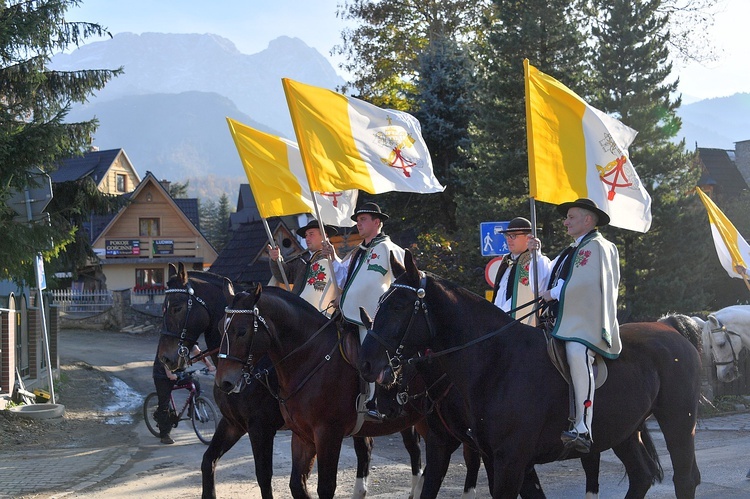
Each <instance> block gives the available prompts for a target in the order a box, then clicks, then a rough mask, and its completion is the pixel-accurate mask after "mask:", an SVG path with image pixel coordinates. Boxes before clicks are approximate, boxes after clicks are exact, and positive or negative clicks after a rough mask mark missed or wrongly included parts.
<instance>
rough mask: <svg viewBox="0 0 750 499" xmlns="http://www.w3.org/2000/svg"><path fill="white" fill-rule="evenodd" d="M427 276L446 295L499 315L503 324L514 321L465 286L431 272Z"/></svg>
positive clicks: (426, 273)
mask: <svg viewBox="0 0 750 499" xmlns="http://www.w3.org/2000/svg"><path fill="white" fill-rule="evenodd" d="M425 275H426V276H428V277H430V278H432V281H433V282H434V283H435V284H436V285H437V286H439V287H440V288H442V290H443V291H444V292H446V294H448V295H451V294H453V295H455V296H456V297H457V298H461V299H466V300H468V301H469V302H470V303H472V304H473V305H475V306H476V307H478V308H479V309H480V310H482V311H487V312H488V313H495V314H497V316H498V320H500V321H502V318H505V321H503V322H502V323H505V322H510V321H512V320H513V318H512V317H511V316H510V315H508V314H507V313H506V312H505V311H504V310H502V309H501V308H499V307H497V306H495V304H494V303H492V302H490V301H489V300H487V299H485V298H484V297H482V296H479V295H478V294H476V293H474V292H473V291H471V290H469V289H467V288H465V287H463V286H460V285H458V284H456V283H454V282H452V281H449V280H448V279H445V278H443V277H440V276H439V275H436V274H433V273H431V272H425ZM452 300H453V301H456V299H455V298H453V299H452ZM499 324H500V322H499Z"/></svg>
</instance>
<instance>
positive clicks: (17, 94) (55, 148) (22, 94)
mask: <svg viewBox="0 0 750 499" xmlns="http://www.w3.org/2000/svg"><path fill="white" fill-rule="evenodd" d="M77 3H78V2H77V1H76V0H35V1H18V0H10V1H8V0H6V1H4V2H2V3H1V4H0V231H1V232H2V233H3V235H4V237H3V238H2V240H0V278H12V279H16V280H20V279H22V278H23V277H24V276H26V277H28V276H30V275H33V273H32V270H31V269H32V268H31V266H30V263H31V262H32V261H33V258H34V255H35V254H36V253H37V252H38V251H43V252H44V256H45V258H46V259H47V258H50V257H51V256H54V255H57V254H59V253H60V252H61V251H62V250H63V249H64V248H65V246H66V245H68V244H70V243H71V242H72V241H73V240H74V239H75V231H76V228H75V227H73V226H71V225H70V223H68V222H67V220H68V219H67V218H65V217H56V216H55V214H54V213H52V214H51V215H52V221H53V224H52V225H51V226H48V225H47V224H31V225H29V224H26V223H19V222H14V220H13V217H14V215H15V214H14V213H13V212H12V211H11V210H10V209H9V208H8V206H7V205H6V201H7V199H8V197H9V196H11V195H12V194H13V193H14V192H23V190H24V188H26V187H27V186H32V187H33V184H34V180H33V176H32V175H31V173H30V172H31V168H32V167H35V166H36V167H39V168H41V169H42V170H43V171H47V172H49V171H52V170H53V169H54V168H55V165H56V163H58V162H59V161H60V160H62V159H64V158H68V157H70V156H73V155H75V154H81V153H82V152H83V151H84V150H85V149H86V147H87V146H88V143H89V139H90V137H91V135H92V134H93V132H94V129H95V127H96V121H95V120H93V119H92V120H91V121H86V122H81V123H64V119H65V116H66V114H67V112H68V110H69V109H70V105H71V104H72V103H76V102H84V101H85V99H86V98H87V97H88V96H89V95H91V93H92V92H93V91H95V90H99V89H101V88H103V87H104V85H105V84H106V82H107V81H109V80H110V79H111V78H112V77H114V76H116V75H118V74H119V73H120V72H121V70H78V71H68V72H62V71H51V70H49V69H47V67H46V65H47V63H48V62H49V60H50V58H51V57H52V55H53V54H54V53H55V52H56V51H60V50H64V49H67V48H69V47H70V46H71V45H78V44H79V43H80V42H82V41H83V40H84V39H87V38H89V37H92V36H103V35H104V34H107V32H106V30H105V29H104V28H103V27H101V26H99V25H97V24H91V23H70V22H67V21H66V20H65V17H64V16H65V12H66V11H67V9H68V8H70V7H71V6H74V5H76V4H77ZM50 240H52V245H51V247H50Z"/></svg>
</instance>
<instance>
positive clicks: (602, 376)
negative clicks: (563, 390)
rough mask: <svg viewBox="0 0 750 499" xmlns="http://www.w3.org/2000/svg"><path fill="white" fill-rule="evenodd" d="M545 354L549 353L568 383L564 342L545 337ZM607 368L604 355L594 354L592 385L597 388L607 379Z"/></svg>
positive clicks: (568, 376) (568, 369) (568, 375)
mask: <svg viewBox="0 0 750 499" xmlns="http://www.w3.org/2000/svg"><path fill="white" fill-rule="evenodd" d="M547 354H549V358H550V360H552V364H553V365H554V366H555V367H556V368H557V370H558V371H559V372H560V374H561V375H562V377H563V378H564V379H565V381H567V382H568V385H570V384H571V381H570V367H569V366H568V359H567V356H566V355H565V342H564V341H562V340H559V339H557V338H555V337H554V336H548V337H547ZM608 375H609V370H608V369H607V363H606V362H605V361H604V357H602V356H601V355H599V354H598V353H597V354H596V357H595V358H594V385H595V387H596V388H599V387H600V386H602V385H603V384H604V382H605V381H607V376H608Z"/></svg>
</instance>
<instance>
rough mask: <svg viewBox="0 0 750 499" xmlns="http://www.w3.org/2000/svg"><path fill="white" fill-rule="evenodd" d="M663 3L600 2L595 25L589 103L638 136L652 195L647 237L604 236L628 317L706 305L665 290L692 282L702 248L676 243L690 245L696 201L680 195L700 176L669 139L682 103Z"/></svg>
mask: <svg viewBox="0 0 750 499" xmlns="http://www.w3.org/2000/svg"><path fill="white" fill-rule="evenodd" d="M661 4H662V1H661V0H607V1H601V2H598V8H599V12H598V16H597V17H595V18H594V22H593V25H592V35H593V36H594V39H595V41H596V51H595V54H596V55H595V57H594V60H593V64H592V65H593V68H594V73H595V82H596V84H595V86H594V87H595V88H596V89H597V90H596V92H595V93H594V95H593V102H592V104H593V105H594V106H595V107H597V108H598V109H600V110H602V111H604V112H606V113H608V114H611V115H614V116H616V117H617V118H618V119H620V120H621V121H622V122H623V123H624V124H626V125H628V126H630V127H631V128H634V129H635V130H637V131H638V135H637V137H636V139H635V141H634V142H633V144H632V145H631V146H630V149H629V153H630V159H631V160H632V162H633V165H634V166H635V168H636V170H637V171H638V175H639V177H640V178H641V181H642V182H643V183H644V186H645V187H646V189H647V190H648V191H649V193H650V194H651V196H652V215H653V223H652V228H651V230H650V231H649V232H648V233H647V234H645V235H640V234H637V233H631V232H626V231H615V230H611V231H608V232H607V234H608V237H609V238H610V239H611V240H612V241H613V242H615V243H616V244H617V245H618V247H619V248H620V252H621V255H622V256H623V265H622V277H621V284H622V288H623V289H624V294H621V297H620V302H621V306H623V305H624V308H625V310H624V314H623V318H624V319H625V320H627V319H631V318H658V316H659V315H660V314H662V313H664V312H666V311H669V310H696V309H699V308H700V307H701V303H704V302H705V296H704V295H703V293H704V290H702V289H698V290H696V291H697V292H696V293H694V294H693V295H692V299H689V298H690V297H687V296H682V294H681V293H679V292H673V293H668V292H666V293H665V289H664V286H665V285H666V284H667V283H670V284H673V285H675V287H676V288H677V289H679V288H681V287H682V288H683V289H684V286H685V284H687V283H689V282H693V281H694V277H695V276H694V274H693V275H690V274H692V273H694V270H695V264H696V263H697V262H695V261H694V258H695V257H696V255H697V254H698V253H705V248H704V250H702V251H697V252H685V251H684V248H685V246H684V245H681V244H676V243H677V242H678V241H682V242H683V243H685V244H688V240H686V234H688V233H690V232H691V231H689V230H686V229H687V228H688V227H690V224H693V223H694V221H695V217H696V212H695V210H690V209H686V208H687V207H688V206H690V205H691V204H693V200H690V199H687V198H686V197H685V195H684V194H685V193H686V192H688V191H690V190H691V188H692V187H693V186H695V182H696V181H697V178H696V174H697V173H696V172H695V171H691V170H690V168H689V167H688V165H689V163H690V161H689V158H688V157H687V156H686V155H685V153H684V144H682V143H679V144H675V143H674V142H672V139H673V138H674V137H675V135H676V134H677V132H678V131H679V129H680V126H681V123H680V119H679V118H678V117H677V115H676V111H677V109H678V107H679V106H680V99H679V98H677V99H673V98H672V95H673V94H674V93H675V92H676V91H677V83H678V82H677V79H676V78H672V77H671V76H670V74H671V70H672V66H671V63H670V62H669V49H668V41H669V32H668V26H669V18H668V15H666V14H660V11H659V7H660V6H661ZM678 261H679V262H680V264H679V265H675V262H678ZM667 269H668V270H667ZM665 272H667V274H665ZM680 282H681V283H682V284H678V283H680ZM691 288H692V286H691ZM698 288H700V285H699V286H698Z"/></svg>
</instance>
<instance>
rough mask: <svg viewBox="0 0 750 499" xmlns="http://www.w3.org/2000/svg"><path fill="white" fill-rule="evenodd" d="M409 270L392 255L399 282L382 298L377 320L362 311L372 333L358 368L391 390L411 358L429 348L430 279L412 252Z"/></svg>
mask: <svg viewBox="0 0 750 499" xmlns="http://www.w3.org/2000/svg"><path fill="white" fill-rule="evenodd" d="M404 262H405V266H403V265H401V264H400V263H399V262H398V261H397V260H396V259H395V258H394V256H393V254H391V269H392V271H393V274H394V276H395V277H396V280H395V281H394V282H393V284H391V287H390V288H389V289H388V290H387V291H386V292H385V293H384V294H383V296H382V297H381V298H380V303H379V304H378V308H377V311H376V313H375V317H374V319H373V320H372V321H370V320H369V318H368V317H367V314H366V313H364V311H363V310H360V314H361V315H362V323H363V324H368V323H371V325H370V326H368V332H367V337H366V338H365V341H364V342H363V343H362V348H361V349H360V355H359V362H358V368H359V372H360V375H361V376H362V377H363V378H364V379H365V381H368V382H373V381H377V382H378V383H379V384H381V385H384V386H389V385H392V384H393V383H394V381H395V380H396V377H397V374H398V370H399V369H400V367H401V366H402V365H403V363H404V362H405V361H406V360H407V359H409V358H410V357H412V356H414V355H416V354H417V353H418V352H420V351H422V350H423V349H424V347H426V346H429V341H430V337H431V334H430V327H429V321H428V319H427V305H426V302H425V294H426V291H425V289H426V287H427V280H428V278H427V276H426V275H425V274H424V273H422V272H420V271H419V269H417V265H416V263H415V262H414V257H413V256H412V254H411V252H410V251H409V250H406V253H405V256H404Z"/></svg>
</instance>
